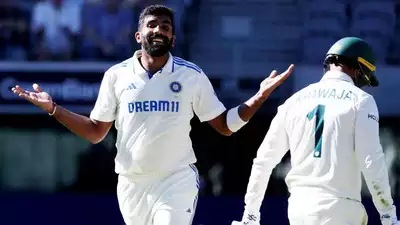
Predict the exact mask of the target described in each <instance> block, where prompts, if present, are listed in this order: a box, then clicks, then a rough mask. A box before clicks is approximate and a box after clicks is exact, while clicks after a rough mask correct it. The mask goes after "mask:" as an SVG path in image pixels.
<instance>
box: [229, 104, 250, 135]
mask: <svg viewBox="0 0 400 225" xmlns="http://www.w3.org/2000/svg"><path fill="white" fill-rule="evenodd" d="M247 122H248V121H243V120H242V118H240V116H239V106H237V107H235V108H232V109H230V110H229V111H228V113H227V115H226V124H227V125H228V128H229V130H231V131H232V132H236V131H238V130H239V129H240V128H242V127H243V126H244V125H246V124H247Z"/></svg>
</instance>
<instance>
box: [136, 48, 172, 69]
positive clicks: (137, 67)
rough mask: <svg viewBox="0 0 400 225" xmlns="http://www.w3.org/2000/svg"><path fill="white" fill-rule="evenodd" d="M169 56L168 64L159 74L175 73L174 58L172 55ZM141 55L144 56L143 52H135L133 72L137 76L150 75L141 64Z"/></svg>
mask: <svg viewBox="0 0 400 225" xmlns="http://www.w3.org/2000/svg"><path fill="white" fill-rule="evenodd" d="M168 54H169V58H168V61H167V63H166V64H165V65H164V67H163V68H161V69H160V70H159V71H158V72H157V73H161V74H170V73H172V72H173V69H174V65H173V56H172V54H171V53H168ZM141 55H142V50H137V51H135V53H134V56H133V72H134V73H135V74H147V75H150V74H149V72H148V71H146V70H145V69H144V68H143V67H142V65H141V64H140V62H139V58H140V57H141Z"/></svg>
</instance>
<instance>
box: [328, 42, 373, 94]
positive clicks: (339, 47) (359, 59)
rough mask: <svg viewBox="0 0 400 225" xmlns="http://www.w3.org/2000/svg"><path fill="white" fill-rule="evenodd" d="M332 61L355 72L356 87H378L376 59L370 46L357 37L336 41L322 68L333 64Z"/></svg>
mask: <svg viewBox="0 0 400 225" xmlns="http://www.w3.org/2000/svg"><path fill="white" fill-rule="evenodd" d="M332 59H333V60H334V59H336V60H340V61H341V62H344V64H345V65H346V66H349V67H350V68H353V69H356V70H357V75H358V76H357V78H356V81H355V82H356V85H357V86H359V87H361V86H365V85H368V86H373V87H376V86H378V85H379V82H378V80H377V79H376V76H375V71H376V58H375V54H374V52H373V50H372V48H371V46H370V45H369V44H368V43H367V42H366V41H364V40H362V39H360V38H357V37H345V38H342V39H340V40H339V41H337V42H336V43H335V44H333V45H332V47H331V48H330V49H329V51H328V53H327V54H326V57H325V61H324V66H325V67H326V66H327V65H329V64H331V63H333V62H332Z"/></svg>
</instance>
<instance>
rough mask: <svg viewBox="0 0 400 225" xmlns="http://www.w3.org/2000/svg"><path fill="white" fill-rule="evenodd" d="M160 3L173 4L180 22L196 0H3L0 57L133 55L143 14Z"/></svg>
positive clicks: (108, 57) (102, 57)
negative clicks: (134, 35) (135, 37)
mask: <svg viewBox="0 0 400 225" xmlns="http://www.w3.org/2000/svg"><path fill="white" fill-rule="evenodd" d="M155 3H158V4H165V5H168V6H169V7H171V8H173V9H174V11H175V16H176V18H175V20H176V21H175V22H176V23H177V24H180V25H181V23H182V19H183V16H184V11H185V7H188V6H189V5H190V3H191V1H190V0H189V1H188V0H39V1H37V0H2V1H0V49H1V50H0V60H18V61H25V60H46V61H48V60H57V61H64V60H65V61H70V60H89V61H92V60H112V61H114V60H120V59H123V58H126V57H129V55H131V53H132V47H133V46H134V45H136V44H137V43H136V42H135V41H134V38H133V34H134V32H135V31H136V29H137V22H138V14H139V12H140V11H141V10H142V9H143V8H144V7H145V6H147V5H149V4H155ZM176 27H177V30H176V32H177V35H179V37H180V39H179V40H178V43H177V44H178V46H177V48H176V51H179V49H180V48H179V47H180V44H182V43H183V40H184V36H183V32H182V30H181V29H179V28H181V27H182V26H176ZM179 41H180V42H179ZM175 54H177V53H175ZM178 54H179V53H178Z"/></svg>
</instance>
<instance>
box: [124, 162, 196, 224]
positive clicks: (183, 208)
mask: <svg viewBox="0 0 400 225" xmlns="http://www.w3.org/2000/svg"><path fill="white" fill-rule="evenodd" d="M198 192H199V179H198V173H197V169H196V168H195V167H194V166H193V165H190V166H188V167H187V168H183V169H181V170H178V171H176V172H173V173H170V174H167V175H164V176H151V177H146V178H144V177H140V178H138V177H130V176H126V175H119V177H118V185H117V197H118V203H119V207H120V210H121V214H122V217H123V218H124V221H125V224H126V225H191V224H192V220H193V217H194V212H195V210H196V204H197V196H198Z"/></svg>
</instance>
